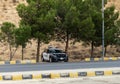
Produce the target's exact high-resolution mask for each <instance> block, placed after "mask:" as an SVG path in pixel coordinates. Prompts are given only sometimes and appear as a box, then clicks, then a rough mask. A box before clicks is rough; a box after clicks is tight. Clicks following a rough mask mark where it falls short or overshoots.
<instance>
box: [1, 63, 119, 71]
mask: <svg viewBox="0 0 120 84" xmlns="http://www.w3.org/2000/svg"><path fill="white" fill-rule="evenodd" d="M114 67H120V61H107V62H77V63H69V62H68V63H66V62H65V63H64V62H62V63H37V64H15V65H0V72H1V73H2V72H22V71H46V70H74V69H89V68H114Z"/></svg>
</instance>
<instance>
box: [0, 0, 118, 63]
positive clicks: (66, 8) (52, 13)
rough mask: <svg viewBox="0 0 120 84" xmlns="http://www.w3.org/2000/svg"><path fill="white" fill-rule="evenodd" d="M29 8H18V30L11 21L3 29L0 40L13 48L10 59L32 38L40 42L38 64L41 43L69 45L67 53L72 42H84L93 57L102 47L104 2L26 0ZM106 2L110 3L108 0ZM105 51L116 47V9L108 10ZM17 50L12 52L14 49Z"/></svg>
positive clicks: (106, 15) (96, 0)
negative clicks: (96, 50)
mask: <svg viewBox="0 0 120 84" xmlns="http://www.w3.org/2000/svg"><path fill="white" fill-rule="evenodd" d="M27 2H28V5H25V4H20V5H18V7H17V11H18V14H19V16H20V17H21V21H20V24H19V28H15V25H14V24H12V23H9V22H5V23H3V24H2V27H1V37H2V38H1V40H2V41H7V42H8V43H9V45H10V47H9V49H10V52H11V53H10V60H12V57H13V55H14V53H15V51H16V50H17V47H18V46H22V59H23V50H24V48H25V47H26V44H27V43H28V42H29V40H30V39H33V38H34V39H36V40H37V45H38V46H37V54H36V61H37V62H39V53H40V47H41V43H48V42H49V41H51V40H57V41H62V42H65V43H66V46H65V51H66V53H67V52H68V47H69V41H70V40H72V42H73V43H75V42H80V41H83V42H84V43H85V44H87V45H91V57H93V51H94V50H93V49H94V46H100V45H101V44H102V14H101V8H102V7H101V6H102V5H101V3H102V0H27ZM105 3H107V0H105ZM104 14H105V18H104V19H105V32H104V33H105V49H106V48H107V46H108V45H117V44H118V43H119V35H120V32H119V31H120V20H119V18H118V17H119V12H116V11H115V7H114V6H111V7H107V8H105V12H104ZM13 44H14V46H15V47H16V49H14V52H12V46H13Z"/></svg>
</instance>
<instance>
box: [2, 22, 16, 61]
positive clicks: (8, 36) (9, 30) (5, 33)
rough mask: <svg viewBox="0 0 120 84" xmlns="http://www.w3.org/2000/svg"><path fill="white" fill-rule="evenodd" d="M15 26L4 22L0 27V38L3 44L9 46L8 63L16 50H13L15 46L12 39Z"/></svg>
mask: <svg viewBox="0 0 120 84" xmlns="http://www.w3.org/2000/svg"><path fill="white" fill-rule="evenodd" d="M15 28H16V27H15V25H14V24H13V23H10V22H4V23H3V24H2V26H1V38H2V40H3V41H4V42H7V43H8V45H9V51H10V54H9V55H10V61H11V60H12V58H13V56H14V54H15V52H16V50H17V48H15V49H14V48H13V46H15V37H14V30H15Z"/></svg>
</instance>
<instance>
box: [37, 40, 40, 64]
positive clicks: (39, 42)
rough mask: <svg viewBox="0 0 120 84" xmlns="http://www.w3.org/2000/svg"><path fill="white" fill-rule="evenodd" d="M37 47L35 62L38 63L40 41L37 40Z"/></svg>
mask: <svg viewBox="0 0 120 84" xmlns="http://www.w3.org/2000/svg"><path fill="white" fill-rule="evenodd" d="M37 43H38V45H37V57H36V61H37V62H39V53H40V39H39V38H38V42H37Z"/></svg>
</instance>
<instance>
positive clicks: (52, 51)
mask: <svg viewBox="0 0 120 84" xmlns="http://www.w3.org/2000/svg"><path fill="white" fill-rule="evenodd" d="M49 51H50V52H49V53H63V51H62V50H55V49H54V50H49Z"/></svg>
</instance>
